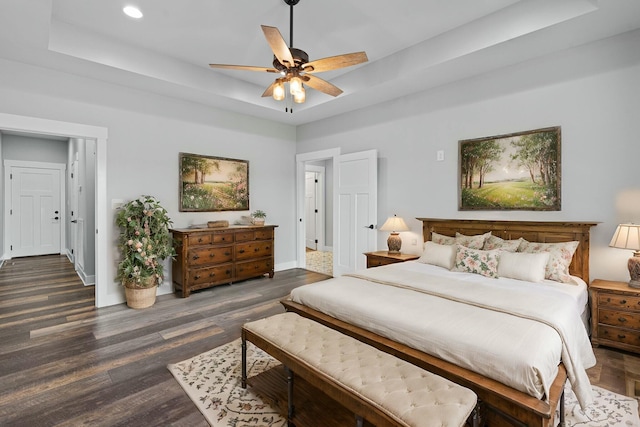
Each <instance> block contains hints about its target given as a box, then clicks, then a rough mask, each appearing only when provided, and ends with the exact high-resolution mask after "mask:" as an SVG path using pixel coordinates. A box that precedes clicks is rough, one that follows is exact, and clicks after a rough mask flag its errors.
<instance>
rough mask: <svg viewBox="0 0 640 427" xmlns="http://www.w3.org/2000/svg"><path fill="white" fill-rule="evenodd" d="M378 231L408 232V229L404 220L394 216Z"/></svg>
mask: <svg viewBox="0 0 640 427" xmlns="http://www.w3.org/2000/svg"><path fill="white" fill-rule="evenodd" d="M380 231H391V232H394V231H396V232H397V231H409V227H407V224H406V223H405V222H404V220H403V219H402V218H400V217H398V216H396V215H394V216H390V217H389V218H387V220H386V221H385V222H384V224H382V227H380Z"/></svg>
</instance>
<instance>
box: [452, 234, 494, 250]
mask: <svg viewBox="0 0 640 427" xmlns="http://www.w3.org/2000/svg"><path fill="white" fill-rule="evenodd" d="M489 236H491V232H490V231H489V232H487V233H484V234H478V235H476V236H465V235H464V234H460V233H456V243H457V244H458V245H462V246H466V247H468V248H471V249H482V248H483V246H484V242H485V241H486V240H487V239H488V238H489Z"/></svg>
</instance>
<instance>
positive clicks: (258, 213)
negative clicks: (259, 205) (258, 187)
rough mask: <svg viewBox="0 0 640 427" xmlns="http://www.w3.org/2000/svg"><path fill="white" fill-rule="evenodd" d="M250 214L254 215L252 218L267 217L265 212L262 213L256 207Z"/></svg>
mask: <svg viewBox="0 0 640 427" xmlns="http://www.w3.org/2000/svg"><path fill="white" fill-rule="evenodd" d="M251 216H252V217H254V218H262V219H264V218H266V217H267V214H266V213H264V212H263V211H261V210H260V209H257V210H255V211H254V212H253V213H252V214H251Z"/></svg>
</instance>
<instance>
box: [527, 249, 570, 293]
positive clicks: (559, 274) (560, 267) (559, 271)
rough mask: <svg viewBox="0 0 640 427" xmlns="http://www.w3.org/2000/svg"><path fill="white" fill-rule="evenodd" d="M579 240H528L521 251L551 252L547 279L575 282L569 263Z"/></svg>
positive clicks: (546, 270) (545, 275)
mask: <svg viewBox="0 0 640 427" xmlns="http://www.w3.org/2000/svg"><path fill="white" fill-rule="evenodd" d="M578 243H579V242H575V241H574V242H563V243H537V242H527V243H526V244H525V245H523V247H521V248H520V252H525V253H538V252H549V261H547V267H546V268H545V274H544V277H545V279H549V280H555V281H556V282H562V283H573V281H572V280H571V275H569V265H570V264H571V259H572V258H573V253H574V252H575V251H576V248H577V247H578Z"/></svg>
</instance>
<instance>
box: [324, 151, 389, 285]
mask: <svg viewBox="0 0 640 427" xmlns="http://www.w3.org/2000/svg"><path fill="white" fill-rule="evenodd" d="M338 163H339V164H338V185H337V188H338V209H337V211H338V217H337V218H336V220H335V221H334V222H335V224H336V227H335V228H336V230H335V237H334V246H335V245H336V244H337V245H338V246H339V250H338V251H334V276H340V275H342V274H345V273H348V272H352V271H355V270H360V269H364V268H366V257H365V256H364V255H363V254H364V252H368V251H373V250H375V249H376V232H377V230H376V229H377V225H376V222H377V217H378V213H377V206H378V152H377V151H376V150H369V151H362V152H359V153H351V154H344V155H341V156H340V157H339V162H338ZM336 252H337V258H338V259H337V260H336V259H335V258H336Z"/></svg>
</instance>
